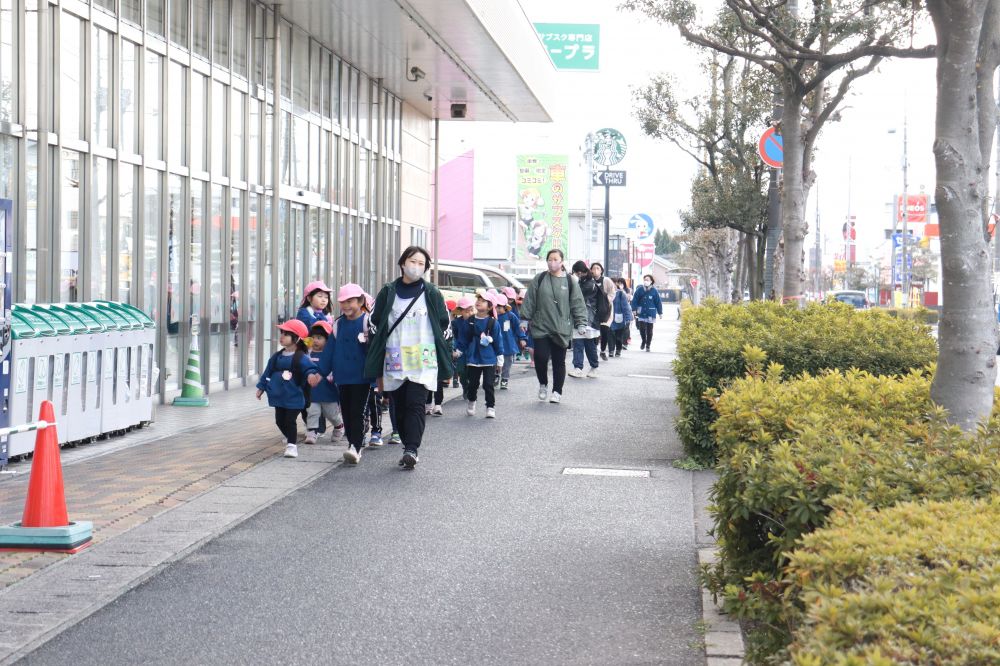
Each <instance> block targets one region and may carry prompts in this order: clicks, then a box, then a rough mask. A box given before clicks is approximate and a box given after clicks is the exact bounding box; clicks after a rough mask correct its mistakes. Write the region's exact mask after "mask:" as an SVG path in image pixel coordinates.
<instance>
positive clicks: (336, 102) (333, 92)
mask: <svg viewBox="0 0 1000 666" xmlns="http://www.w3.org/2000/svg"><path fill="white" fill-rule="evenodd" d="M330 117H331V118H332V119H333V122H335V123H338V124H342V122H343V121H341V119H340V58H334V59H333V61H332V63H331V65H330Z"/></svg>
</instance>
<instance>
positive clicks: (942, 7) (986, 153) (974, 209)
mask: <svg viewBox="0 0 1000 666" xmlns="http://www.w3.org/2000/svg"><path fill="white" fill-rule="evenodd" d="M927 9H928V11H929V12H930V15H931V18H932V20H933V21H934V30H935V32H936V33H937V41H938V52H937V118H936V124H935V139H934V161H935V164H936V166H937V186H936V189H935V192H934V197H935V200H936V201H937V208H938V215H939V217H940V223H941V267H942V277H943V280H942V282H943V287H942V296H943V299H944V300H943V307H942V316H941V322H940V327H939V333H938V339H939V342H940V352H939V355H938V365H937V372H936V373H935V375H934V381H933V383H932V384H931V398H932V399H933V400H934V402H935V403H936V404H938V405H940V406H942V407H944V408H946V409H947V410H948V415H949V416H948V418H949V420H950V421H951V422H952V423H955V424H956V425H958V426H959V427H961V428H962V429H963V430H965V431H972V430H973V429H974V428H975V427H976V425H977V424H978V423H982V422H984V421H985V420H986V418H987V417H988V416H989V414H990V410H991V409H992V407H993V387H994V382H995V381H996V372H997V368H996V350H997V321H996V317H995V316H994V310H993V284H992V282H993V280H992V274H991V272H990V271H991V268H990V252H989V232H988V231H987V216H986V210H987V203H986V199H987V193H988V191H989V187H988V184H987V178H988V175H989V159H990V152H991V150H992V148H993V133H994V131H995V130H996V121H997V107H996V102H995V99H994V90H993V76H994V73H995V72H996V70H997V66H998V64H1000V0H927Z"/></svg>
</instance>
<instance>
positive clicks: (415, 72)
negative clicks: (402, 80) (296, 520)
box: [406, 65, 427, 82]
mask: <svg viewBox="0 0 1000 666" xmlns="http://www.w3.org/2000/svg"><path fill="white" fill-rule="evenodd" d="M426 76H427V74H425V73H424V70H422V69H420V68H419V67H417V66H416V65H414V66H413V67H411V68H410V73H409V74H408V75H407V77H406V80H407V81H410V82H417V81H419V80H420V79H423V78H425V77H426Z"/></svg>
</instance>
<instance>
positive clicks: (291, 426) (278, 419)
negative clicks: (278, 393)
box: [274, 407, 302, 444]
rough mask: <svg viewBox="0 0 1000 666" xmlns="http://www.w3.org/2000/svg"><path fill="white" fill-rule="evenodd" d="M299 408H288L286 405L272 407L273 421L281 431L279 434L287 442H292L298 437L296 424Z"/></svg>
mask: <svg viewBox="0 0 1000 666" xmlns="http://www.w3.org/2000/svg"><path fill="white" fill-rule="evenodd" d="M301 412H302V410H301V409H288V408H286V407H275V408H274V422H275V424H277V426H278V430H280V431H281V435H282V436H283V437H284V438H285V441H286V442H288V443H289V444H294V443H295V442H296V441H298V439H299V429H298V426H297V425H296V422H297V421H298V418H299V414H300V413H301Z"/></svg>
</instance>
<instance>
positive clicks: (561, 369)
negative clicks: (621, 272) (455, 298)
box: [521, 249, 587, 402]
mask: <svg viewBox="0 0 1000 666" xmlns="http://www.w3.org/2000/svg"><path fill="white" fill-rule="evenodd" d="M563 261H564V258H563V253H562V250H557V249H552V250H549V253H548V254H547V255H545V262H546V263H547V264H548V270H547V271H542V272H541V273H539V274H538V275H536V276H535V277H534V279H533V280H532V281H531V283H530V284H528V293H526V294H525V296H524V303H522V304H521V326H522V328H524V329H527V328H528V327H529V325H530V327H531V337H532V339H533V340H534V343H535V373H536V374H537V375H538V399H539V400H545V398H546V397H548V399H549V402H559V401H560V400H561V399H562V391H563V383H564V382H565V381H566V350H567V349H568V348H569V346H570V343H571V342H572V339H573V329H574V328H575V329H576V330H577V331H578V332H579V333H581V334H582V333H583V332H584V331H585V330H586V327H587V305H586V303H584V301H583V293H582V292H581V291H580V285H579V284H577V281H576V280H575V279H573V278H572V277H571V276H570V275H569V274H568V273H567V272H566V269H565V268H564V267H563ZM549 359H552V394H551V395H549V392H548V390H549Z"/></svg>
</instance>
